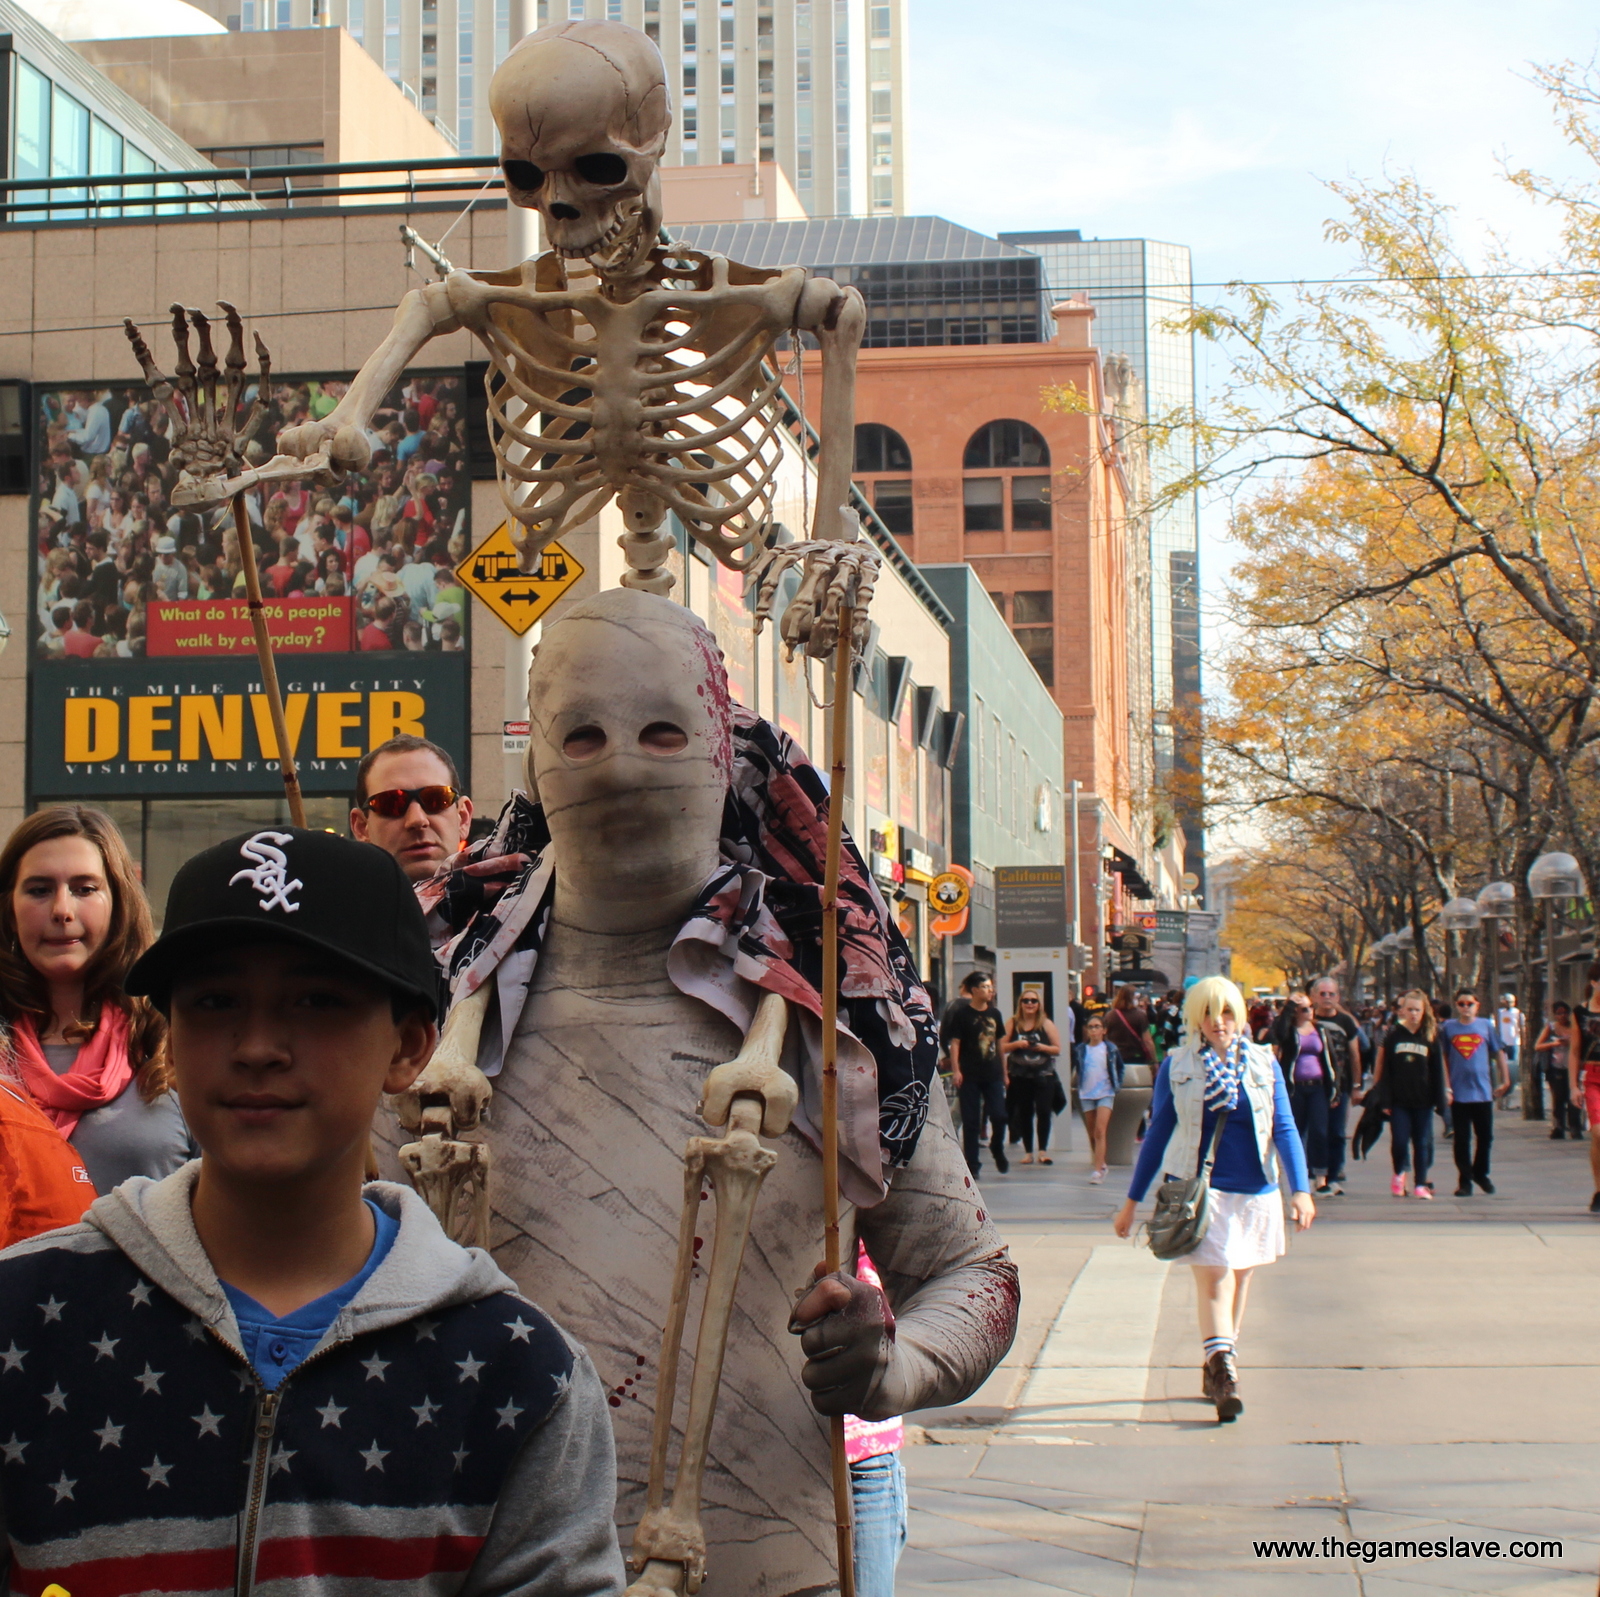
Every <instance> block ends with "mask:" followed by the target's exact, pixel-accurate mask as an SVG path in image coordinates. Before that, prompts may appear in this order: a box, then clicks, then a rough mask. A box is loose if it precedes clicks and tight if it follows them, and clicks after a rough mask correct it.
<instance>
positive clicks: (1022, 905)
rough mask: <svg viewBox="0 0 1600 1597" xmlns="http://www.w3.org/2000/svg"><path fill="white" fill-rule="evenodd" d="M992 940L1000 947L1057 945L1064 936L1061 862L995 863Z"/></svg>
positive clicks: (1063, 869)
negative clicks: (1040, 863) (996, 864)
mask: <svg viewBox="0 0 1600 1597" xmlns="http://www.w3.org/2000/svg"><path fill="white" fill-rule="evenodd" d="M994 917H995V942H996V943H998V944H999V946H1000V947H1001V948H1060V947H1061V946H1062V945H1063V944H1065V942H1066V940H1067V871H1066V867H1065V866H1064V865H998V866H996V867H995V873H994Z"/></svg>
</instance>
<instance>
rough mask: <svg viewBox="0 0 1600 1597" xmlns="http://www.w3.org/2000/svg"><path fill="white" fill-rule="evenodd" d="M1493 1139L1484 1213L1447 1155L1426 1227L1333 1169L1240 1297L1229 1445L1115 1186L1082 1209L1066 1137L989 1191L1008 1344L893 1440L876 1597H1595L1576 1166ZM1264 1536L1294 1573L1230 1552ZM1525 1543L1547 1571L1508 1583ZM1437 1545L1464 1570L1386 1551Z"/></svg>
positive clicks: (1550, 1153)
mask: <svg viewBox="0 0 1600 1597" xmlns="http://www.w3.org/2000/svg"><path fill="white" fill-rule="evenodd" d="M1057 1124H1058V1126H1059V1124H1060V1122H1058V1123H1057ZM1496 1127H1497V1140H1496V1144H1495V1159H1494V1175H1495V1180H1496V1183H1497V1186H1498V1189H1499V1190H1498V1191H1497V1193H1496V1195H1495V1196H1494V1197H1492V1198H1491V1197H1484V1196H1481V1195H1479V1196H1475V1197H1472V1198H1463V1199H1457V1198H1453V1197H1451V1196H1449V1194H1450V1193H1451V1191H1452V1190H1453V1189H1454V1186H1455V1179H1454V1178H1455V1171H1454V1168H1453V1165H1452V1163H1451V1153H1450V1144H1449V1143H1448V1142H1444V1141H1442V1140H1441V1141H1440V1143H1439V1156H1440V1163H1438V1164H1437V1165H1436V1166H1435V1172H1434V1173H1435V1177H1436V1180H1437V1183H1438V1187H1439V1190H1440V1192H1441V1193H1442V1194H1444V1196H1442V1197H1440V1198H1439V1199H1437V1200H1435V1201H1434V1202H1433V1203H1432V1204H1425V1203H1423V1202H1421V1201H1419V1200H1416V1199H1406V1200H1404V1201H1401V1200H1399V1199H1395V1198H1392V1197H1390V1195H1389V1191H1388V1181H1389V1169H1388V1162H1387V1142H1385V1143H1384V1144H1383V1145H1381V1146H1380V1147H1379V1148H1377V1149H1375V1150H1374V1154H1375V1157H1374V1158H1373V1159H1372V1160H1370V1161H1368V1162H1367V1163H1365V1164H1356V1165H1353V1166H1352V1171H1353V1177H1352V1179H1351V1181H1350V1182H1349V1183H1348V1185H1349V1188H1350V1192H1349V1195H1348V1196H1346V1197H1344V1198H1338V1199H1332V1200H1329V1201H1328V1202H1327V1203H1325V1204H1324V1206H1323V1209H1322V1212H1321V1213H1320V1214H1319V1217H1318V1219H1317V1223H1316V1225H1315V1226H1314V1227H1313V1228H1312V1230H1311V1231H1310V1232H1309V1233H1308V1234H1307V1235H1306V1236H1304V1237H1301V1238H1298V1239H1296V1240H1295V1241H1294V1243H1293V1245H1292V1247H1291V1250H1290V1252H1289V1255H1288V1256H1287V1257H1286V1258H1284V1259H1282V1260H1280V1261H1279V1262H1278V1263H1277V1264H1276V1265H1273V1266H1272V1267H1271V1268H1270V1269H1267V1270H1264V1271H1262V1272H1261V1273H1260V1274H1259V1276H1258V1277H1257V1279H1256V1283H1255V1287H1254V1290H1253V1293H1252V1297H1251V1302H1250V1310H1249V1315H1248V1317H1247V1319H1246V1322H1245V1326H1244V1337H1243V1342H1242V1346H1241V1359H1240V1364H1241V1390H1242V1393H1243V1396H1244V1398H1245V1403H1246V1412H1245V1414H1244V1417H1243V1418H1242V1419H1240V1420H1239V1421H1238V1422H1237V1423H1236V1424H1233V1425H1229V1426H1218V1425H1217V1424H1216V1423H1215V1417H1214V1414H1213V1412H1212V1410H1211V1408H1210V1406H1209V1405H1208V1404H1206V1403H1204V1402H1203V1401H1202V1400H1201V1398H1200V1395H1199V1365H1200V1348H1199V1340H1198V1334H1197V1332H1196V1330H1195V1319H1194V1292H1193V1285H1192V1278H1191V1275H1190V1272H1189V1270H1188V1269H1187V1268H1186V1267H1185V1266H1183V1265H1181V1264H1178V1265H1172V1266H1170V1267H1169V1266H1163V1265H1161V1264H1159V1263H1158V1262H1157V1261H1155V1260H1154V1259H1152V1258H1151V1257H1150V1254H1149V1252H1148V1250H1145V1249H1142V1248H1134V1247H1131V1246H1130V1245H1129V1244H1127V1243H1121V1242H1118V1241H1117V1239H1116V1238H1115V1237H1114V1236H1113V1235H1112V1232H1111V1229H1110V1226H1109V1223H1108V1222H1109V1219H1110V1216H1111V1214H1112V1212H1113V1210H1114V1209H1115V1208H1116V1206H1117V1204H1118V1202H1120V1199H1121V1194H1122V1191H1123V1190H1124V1187H1125V1183H1126V1174H1127V1172H1126V1171H1123V1172H1121V1173H1120V1174H1121V1180H1120V1182H1119V1180H1118V1179H1117V1174H1118V1173H1116V1172H1113V1178H1112V1179H1111V1180H1109V1181H1108V1182H1107V1184H1106V1186H1104V1187H1099V1188H1097V1187H1091V1186H1089V1185H1088V1183H1087V1180H1086V1177H1087V1173H1088V1171H1087V1164H1086V1160H1085V1157H1084V1137H1083V1133H1082V1130H1081V1128H1079V1130H1078V1132H1077V1135H1076V1137H1075V1144H1076V1147H1075V1150H1074V1151H1072V1152H1069V1153H1066V1154H1065V1155H1063V1156H1062V1157H1061V1158H1060V1159H1059V1162H1058V1163H1057V1164H1055V1165H1054V1166H1052V1167H1050V1168H1048V1169H1042V1168H1039V1167H1037V1166H1035V1167H1031V1168H1020V1167H1018V1166H1016V1165H1013V1167H1012V1171H1011V1174H1010V1175H1009V1176H1004V1177H998V1176H993V1175H989V1176H986V1178H985V1180H984V1192H985V1195H986V1197H987V1198H988V1199H989V1207H990V1209H991V1211H992V1212H993V1214H994V1215H995V1218H996V1220H997V1221H998V1222H999V1223H1000V1225H1001V1227H1002V1229H1003V1231H1004V1232H1005V1235H1006V1237H1007V1240H1008V1241H1009V1242H1010V1243H1011V1245H1012V1249H1013V1252H1014V1254H1015V1256H1016V1257H1017V1259H1018V1262H1019V1265H1020V1267H1021V1270H1022V1278H1023V1300H1024V1306H1023V1321H1022V1327H1021V1331H1020V1333H1019V1336H1018V1339H1017V1346H1016V1347H1015V1348H1014V1349H1013V1352H1012V1356H1011V1358H1010V1359H1008V1361H1007V1363H1006V1364H1005V1365H1004V1366H1003V1367H1002V1368H1001V1369H1000V1370H999V1371H997V1372H996V1374H995V1375H994V1376H993V1377H992V1378H991V1380H990V1381H989V1382H988V1383H987V1384H986V1385H985V1387H984V1388H983V1389H982V1390H981V1391H980V1392H978V1393H976V1394H974V1396H973V1398H972V1399H971V1401H970V1402H968V1403H966V1404H964V1405H962V1407H961V1408H959V1409H955V1410H943V1411H939V1412H936V1413H927V1414H923V1415H919V1416H914V1417H913V1418H914V1419H915V1420H916V1421H918V1422H920V1423H921V1424H922V1426H923V1427H924V1428H925V1433H926V1435H927V1437H928V1440H927V1442H926V1443H924V1444H922V1445H918V1446H912V1447H908V1448H907V1450H906V1462H907V1468H908V1470H909V1473H910V1476H911V1482H912V1514H911V1545H910V1547H909V1548H908V1549H907V1552H906V1555H905V1558H904V1559H903V1561H902V1563H901V1573H900V1580H899V1583H898V1585H897V1587H896V1592H897V1597H936V1594H937V1597H954V1594H956V1593H959V1594H960V1597H1045V1594H1058V1593H1061V1592H1082V1593H1090V1594H1093V1597H1129V1594H1136V1597H1155V1594H1157V1593H1184V1594H1196V1593H1199V1594H1204V1597H1209V1594H1211V1593H1217V1594H1219V1597H1220V1594H1224V1593H1226V1594H1230V1597H1231V1594H1235V1593H1238V1594H1244V1597H1252V1594H1255V1593H1261V1594H1263V1597H1265V1594H1269V1593H1270V1594H1271V1597H1300V1594H1302V1593H1305V1594H1317V1597H1321V1594H1328V1597H1334V1594H1337V1597H1346V1594H1349V1597H1355V1594H1361V1597H1426V1594H1430V1593H1444V1592H1449V1593H1455V1594H1461V1593H1495V1594H1499V1593H1508V1594H1509V1593H1517V1594H1521V1597H1558V1594H1560V1597H1567V1594H1571V1597H1578V1594H1580V1593H1581V1594H1582V1597H1593V1594H1594V1593H1595V1592H1596V1587H1597V1578H1596V1577H1597V1573H1600V1450H1597V1448H1596V1442H1597V1440H1600V1218H1594V1219H1591V1218H1590V1216H1589V1215H1588V1214H1587V1213H1586V1212H1585V1211H1586V1209H1587V1201H1588V1197H1589V1176H1588V1160H1587V1154H1586V1150H1585V1148H1584V1147H1583V1145H1581V1144H1572V1143H1564V1142H1558V1143H1552V1142H1550V1141H1549V1139H1548V1136H1547V1134H1546V1128H1543V1127H1539V1126H1536V1125H1528V1124H1526V1123H1525V1122H1523V1121H1522V1120H1521V1118H1520V1117H1519V1116H1513V1115H1507V1114H1501V1115H1499V1116H1497V1117H1496ZM1289 1538H1292V1539H1294V1540H1295V1541H1302V1542H1309V1543H1311V1544H1312V1547H1311V1549H1310V1550H1309V1551H1310V1556H1303V1555H1300V1554H1298V1553H1297V1555H1296V1556H1293V1557H1287V1558H1286V1557H1282V1556H1279V1557H1258V1556H1256V1554H1255V1552H1254V1550H1253V1543H1255V1542H1256V1541H1258V1540H1261V1539H1273V1540H1281V1539H1289ZM1528 1538H1532V1539H1534V1540H1535V1541H1536V1542H1542V1543H1546V1544H1548V1545H1545V1546H1543V1547H1538V1546H1536V1547H1535V1548H1534V1549H1533V1551H1532V1553H1531V1555H1526V1554H1525V1555H1523V1556H1517V1557H1508V1556H1505V1555H1506V1553H1507V1552H1508V1550H1509V1547H1510V1544H1511V1543H1513V1542H1517V1543H1521V1542H1522V1541H1524V1540H1526V1539H1528ZM1325 1539H1334V1540H1337V1541H1339V1542H1341V1543H1348V1542H1351V1541H1355V1542H1359V1543H1371V1544H1372V1547H1371V1553H1370V1554H1369V1555H1368V1556H1365V1557H1364V1556H1363V1555H1362V1553H1360V1552H1358V1553H1357V1554H1356V1555H1355V1556H1351V1555H1350V1554H1349V1552H1348V1550H1346V1549H1340V1550H1338V1551H1337V1552H1335V1550H1334V1549H1332V1548H1329V1547H1327V1541H1326V1540H1325ZM1440 1539H1454V1540H1455V1541H1457V1542H1465V1543H1467V1544H1469V1545H1468V1546H1466V1547H1464V1548H1463V1547H1454V1548H1447V1549H1444V1552H1445V1556H1434V1557H1428V1558H1423V1557H1419V1556H1393V1554H1394V1552H1395V1550H1394V1549H1392V1548H1391V1549H1389V1550H1388V1551H1389V1553H1390V1555H1391V1556H1384V1549H1383V1547H1382V1545H1381V1544H1382V1543H1383V1542H1384V1541H1385V1540H1408V1541H1426V1542H1438V1541H1439V1540H1440ZM1491 1542H1498V1543H1499V1549H1500V1553H1501V1556H1500V1557H1498V1558H1495V1557H1492V1556H1488V1554H1489V1551H1490V1550H1489V1549H1488V1548H1487V1547H1485V1546H1484V1545H1483V1544H1485V1543H1491ZM1470 1544H1476V1546H1475V1547H1474V1546H1472V1545H1470ZM1325 1549H1326V1550H1327V1552H1328V1553H1329V1554H1330V1555H1331V1556H1324V1550H1325ZM1520 1551H1521V1550H1520V1549H1519V1552H1520Z"/></svg>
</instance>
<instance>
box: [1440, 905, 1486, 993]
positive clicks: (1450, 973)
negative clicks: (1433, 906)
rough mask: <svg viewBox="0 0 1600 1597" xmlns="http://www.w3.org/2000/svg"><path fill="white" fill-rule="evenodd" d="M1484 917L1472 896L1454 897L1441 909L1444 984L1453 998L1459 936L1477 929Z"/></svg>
mask: <svg viewBox="0 0 1600 1597" xmlns="http://www.w3.org/2000/svg"><path fill="white" fill-rule="evenodd" d="M1482 919H1483V915H1482V912H1481V911H1480V910H1479V909H1478V905H1477V902H1476V900H1474V899H1470V898H1452V899H1451V900H1450V902H1449V903H1448V904H1446V905H1445V906H1444V908H1443V909H1441V910H1440V911H1439V925H1440V928H1441V929H1442V930H1443V932H1444V984H1445V986H1446V987H1447V988H1448V989H1449V993H1450V997H1451V998H1454V997H1455V990H1456V951H1457V947H1458V944H1457V940H1456V939H1457V936H1458V934H1459V933H1462V932H1475V931H1477V929H1478V925H1479V922H1480V921H1482Z"/></svg>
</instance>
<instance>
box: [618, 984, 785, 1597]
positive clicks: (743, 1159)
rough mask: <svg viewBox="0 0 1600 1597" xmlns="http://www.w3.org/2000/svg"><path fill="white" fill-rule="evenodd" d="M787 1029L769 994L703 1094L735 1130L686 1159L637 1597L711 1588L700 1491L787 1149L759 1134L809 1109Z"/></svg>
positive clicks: (717, 1119)
mask: <svg viewBox="0 0 1600 1597" xmlns="http://www.w3.org/2000/svg"><path fill="white" fill-rule="evenodd" d="M787 1030H788V1010H787V1007H786V1005H785V1003H784V1000H783V999H782V998H781V997H779V996H778V995H777V994H776V993H768V994H767V995H766V996H765V997H764V998H763V999H762V1000H761V1005H760V1007H759V1008H758V1009H757V1011H756V1018H755V1022H754V1024H753V1025H752V1026H751V1028H750V1032H749V1035H748V1036H747V1037H746V1038H745V1044H744V1047H743V1048H742V1049H741V1050H740V1051H739V1055H738V1057H737V1058H735V1059H731V1060H729V1061H728V1063H727V1064H725V1065H718V1066H717V1068H716V1069H715V1070H713V1071H712V1072H711V1074H710V1075H709V1076H708V1077H707V1078H706V1082H705V1086H704V1089H703V1090H702V1095H701V1111H700V1112H701V1115H702V1116H703V1118H704V1119H705V1121H706V1122H707V1124H708V1125H713V1126H726V1127H727V1128H728V1129H727V1132H726V1134H725V1135H724V1136H722V1137H720V1138H713V1137H693V1138H691V1139H690V1141H689V1146H688V1148H687V1149H686V1150H685V1152H684V1187H683V1220H682V1224H681V1226H680V1228H679V1232H678V1258H677V1269H676V1274H675V1276H674V1279H673V1286H672V1302H671V1307H670V1309H669V1311H668V1314H667V1323H666V1327H665V1329H664V1331H663V1334H662V1338H661V1368H660V1370H659V1372H658V1375H657V1389H656V1413H655V1426H654V1430H653V1432H652V1435H651V1444H650V1483H649V1496H648V1506H647V1508H646V1511H645V1515H644V1518H643V1519H642V1520H641V1521H640V1522H639V1528H638V1529H637V1531H635V1533H634V1538H633V1567H634V1568H635V1569H636V1570H637V1571H638V1572H639V1578H638V1580H636V1581H635V1582H634V1583H633V1585H631V1586H630V1587H629V1588H628V1591H627V1593H626V1597H685V1594H692V1593H694V1592H697V1591H699V1590H700V1586H701V1584H702V1582H703V1581H704V1580H705V1575H706V1539H705V1531H704V1529H703V1528H702V1526H701V1523H700V1491H701V1482H702V1479H703V1477H704V1474H705V1463H706V1449H707V1445H708V1444H709V1442H710V1439H711V1422H712V1418H713V1416H714V1414H715V1411H716V1400H717V1386H718V1384H719V1382H720V1381H721V1379H722V1361H723V1356H724V1354H725V1352H726V1349H727V1343H728V1325H729V1322H730V1320H731V1318H732V1315H733V1297H734V1291H735V1289H736V1288H737V1286H738V1282H739V1271H740V1266H741V1265H742V1263H743V1261H744V1250H745V1243H746V1240H747V1239H748V1237H749V1235H750V1220H751V1216H752V1215H753V1214H754V1212H755V1205H756V1197H757V1195H758V1194H759V1192H760V1190H761V1183H762V1182H763V1181H764V1180H765V1179H766V1176H767V1172H768V1171H769V1170H771V1169H772V1167H773V1166H774V1165H775V1164H776V1163H777V1162H778V1155H777V1153H776V1151H775V1150H773V1149H771V1148H767V1147H764V1146H763V1145H762V1143H761V1141H760V1140H759V1138H758V1137H757V1132H760V1133H762V1134H763V1135H765V1136H768V1137H776V1136H780V1135H782V1133H783V1132H784V1131H786V1130H787V1129H788V1127H789V1121H790V1119H791V1118H792V1117H793V1115H794V1111H795V1107H796V1105H797V1104H798V1103H799V1092H798V1090H797V1088H796V1086H795V1084H794V1081H793V1080H792V1079H791V1078H790V1076H789V1075H788V1074H787V1073H786V1072H785V1071H784V1070H783V1069H782V1067H781V1066H780V1065H779V1063H778V1061H779V1059H780V1057H781V1056H782V1053H783V1041H784V1036H785V1033H786V1032H787ZM707 1177H709V1178H710V1180H711V1184H712V1187H713V1188H714V1190H715V1191H716V1195H717V1214H716V1233H715V1236H714V1238H713V1240H712V1245H711V1264H710V1267H709V1269H708V1271H707V1275H706V1290H705V1303H704V1306H703V1307H702V1309H701V1314H700V1334H699V1338H698V1340H697V1342H696V1344H695V1355H694V1375H693V1378H692V1380H691V1382H690V1386H689V1408H688V1414H687V1416H686V1418H685V1420H684V1430H683V1447H682V1450H681V1452H680V1454H679V1458H678V1472H677V1477H676V1479H675V1480H674V1482H673V1490H672V1500H671V1502H670V1503H669V1502H667V1501H666V1473H667V1449H668V1445H669V1443H670V1441H671V1437H672V1417H673V1407H674V1397H675V1394H676V1391H677V1384H678V1362H679V1356H680V1354H681V1352H682V1348H683V1330H684V1324H685V1321H686V1320H687V1318H688V1312H689V1287H690V1284H691V1281H692V1279H693V1275H694V1268H695V1245H694V1244H695V1228H696V1224H697V1222H698V1220H699V1214H700V1193H701V1188H702V1187H703V1185H704V1183H705V1180H706V1178H707Z"/></svg>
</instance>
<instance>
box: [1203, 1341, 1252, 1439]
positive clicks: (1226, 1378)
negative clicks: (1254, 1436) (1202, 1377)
mask: <svg viewBox="0 0 1600 1597" xmlns="http://www.w3.org/2000/svg"><path fill="white" fill-rule="evenodd" d="M1206 1379H1207V1384H1208V1385H1209V1387H1210V1390H1209V1391H1208V1393H1207V1394H1206V1395H1207V1396H1208V1397H1209V1398H1210V1399H1211V1401H1212V1402H1213V1403H1215V1404H1216V1405H1217V1423H1218V1424H1219V1425H1226V1424H1227V1423H1228V1422H1229V1421H1230V1420H1236V1419H1238V1417H1239V1416H1240V1415H1241V1414H1243V1413H1244V1403H1243V1402H1242V1401H1241V1399H1240V1397H1239V1380H1238V1376H1237V1374H1236V1373H1235V1371H1234V1367H1233V1360H1232V1359H1230V1358H1229V1357H1228V1355H1227V1354H1226V1353H1213V1354H1212V1355H1211V1357H1210V1358H1208V1359H1207V1360H1206Z"/></svg>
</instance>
